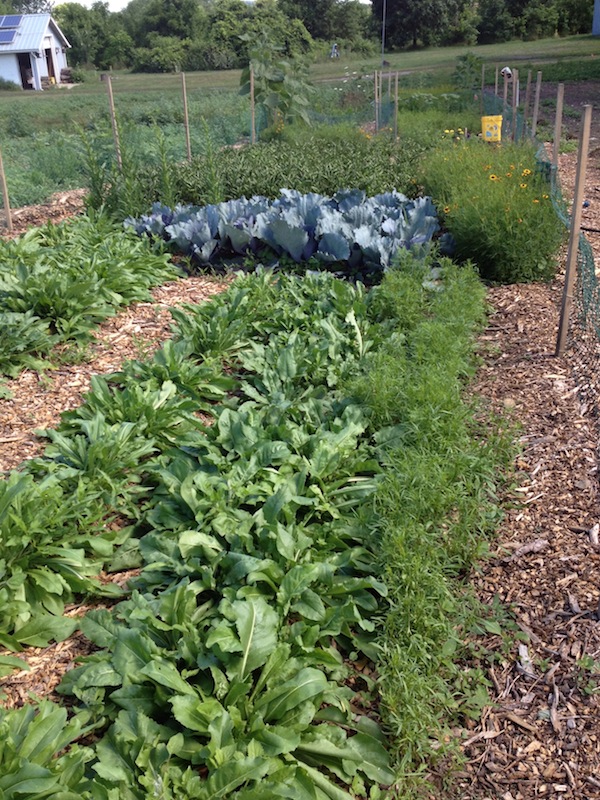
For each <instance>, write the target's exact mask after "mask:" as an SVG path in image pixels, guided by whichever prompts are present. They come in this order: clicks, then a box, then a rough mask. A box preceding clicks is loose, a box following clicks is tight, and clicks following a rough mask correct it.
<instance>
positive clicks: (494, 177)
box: [490, 172, 500, 181]
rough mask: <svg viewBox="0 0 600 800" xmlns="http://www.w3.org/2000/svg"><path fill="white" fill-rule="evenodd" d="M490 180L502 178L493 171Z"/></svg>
mask: <svg viewBox="0 0 600 800" xmlns="http://www.w3.org/2000/svg"><path fill="white" fill-rule="evenodd" d="M490 180H491V181H499V180H500V178H499V177H498V176H497V175H494V173H493V172H492V174H491V175H490Z"/></svg>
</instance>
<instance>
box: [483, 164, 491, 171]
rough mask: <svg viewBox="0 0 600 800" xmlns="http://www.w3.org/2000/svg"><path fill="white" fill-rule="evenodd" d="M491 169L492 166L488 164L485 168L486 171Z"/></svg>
mask: <svg viewBox="0 0 600 800" xmlns="http://www.w3.org/2000/svg"><path fill="white" fill-rule="evenodd" d="M491 168H492V165H491V164H486V165H485V167H484V169H485V170H488V169H491Z"/></svg>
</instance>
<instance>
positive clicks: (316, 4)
mask: <svg viewBox="0 0 600 800" xmlns="http://www.w3.org/2000/svg"><path fill="white" fill-rule="evenodd" d="M336 5H337V2H336V0H279V8H280V9H281V10H282V12H283V13H284V14H285V15H286V16H287V17H289V18H290V19H299V20H300V21H301V22H302V23H303V25H304V27H305V28H306V30H307V31H308V32H309V33H310V35H311V36H312V37H313V38H314V39H328V40H333V39H335V38H336V36H338V33H337V31H336V29H335V22H336V20H335V15H334V7H335V6H336Z"/></svg>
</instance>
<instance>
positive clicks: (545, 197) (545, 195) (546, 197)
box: [542, 194, 550, 200]
mask: <svg viewBox="0 0 600 800" xmlns="http://www.w3.org/2000/svg"><path fill="white" fill-rule="evenodd" d="M549 196H550V195H547V194H543V195H542V197H543V198H544V200H547V199H548V197H549Z"/></svg>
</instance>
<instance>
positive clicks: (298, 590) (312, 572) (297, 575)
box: [277, 564, 323, 613]
mask: <svg viewBox="0 0 600 800" xmlns="http://www.w3.org/2000/svg"><path fill="white" fill-rule="evenodd" d="M322 574H323V567H322V566H321V564H299V565H298V566H295V567H292V569H291V570H290V571H289V572H288V573H287V575H286V576H285V578H284V579H283V580H282V581H281V586H280V587H279V591H278V592H277V602H278V603H279V604H280V605H282V606H283V607H284V609H285V610H286V613H287V608H288V607H289V604H290V602H291V601H292V600H293V599H294V598H295V597H298V596H299V595H301V594H302V593H303V592H304V590H305V589H308V587H309V586H310V585H311V584H312V583H314V582H315V581H317V580H319V578H320V577H321V576H322Z"/></svg>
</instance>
